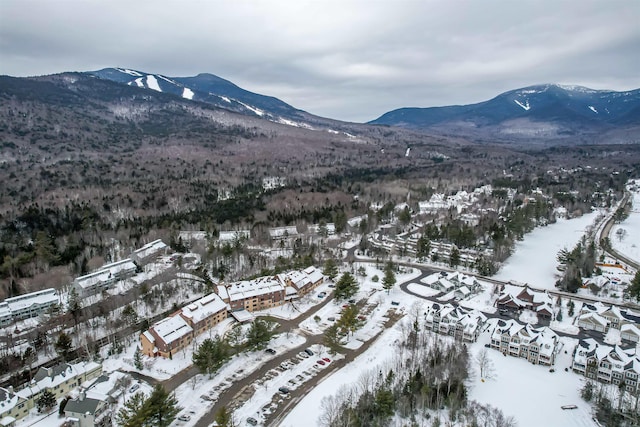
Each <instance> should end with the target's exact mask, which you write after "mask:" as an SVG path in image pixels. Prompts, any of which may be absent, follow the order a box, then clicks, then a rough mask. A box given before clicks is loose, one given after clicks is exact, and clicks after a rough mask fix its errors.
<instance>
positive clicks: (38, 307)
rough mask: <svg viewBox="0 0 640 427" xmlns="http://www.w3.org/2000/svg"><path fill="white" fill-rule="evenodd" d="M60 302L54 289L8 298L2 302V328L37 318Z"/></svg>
mask: <svg viewBox="0 0 640 427" xmlns="http://www.w3.org/2000/svg"><path fill="white" fill-rule="evenodd" d="M59 302H60V298H59V296H58V293H57V292H56V290H55V289H53V288H51V289H45V290H42V291H38V292H32V293H29V294H24V295H19V296H17V297H12V298H7V299H6V300H4V301H3V302H0V327H2V326H7V325H9V324H11V323H12V322H16V321H18V320H24V319H29V318H32V317H37V316H39V315H40V314H42V313H44V312H46V311H47V310H48V309H49V308H51V307H53V306H55V305H56V304H59Z"/></svg>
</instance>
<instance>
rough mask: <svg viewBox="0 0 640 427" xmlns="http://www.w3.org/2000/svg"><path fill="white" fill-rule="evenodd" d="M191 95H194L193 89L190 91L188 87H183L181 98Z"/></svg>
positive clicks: (190, 97) (188, 97)
mask: <svg viewBox="0 0 640 427" xmlns="http://www.w3.org/2000/svg"><path fill="white" fill-rule="evenodd" d="M193 95H194V93H193V91H192V90H191V89H189V88H188V87H185V88H184V89H183V90H182V97H183V98H186V99H193Z"/></svg>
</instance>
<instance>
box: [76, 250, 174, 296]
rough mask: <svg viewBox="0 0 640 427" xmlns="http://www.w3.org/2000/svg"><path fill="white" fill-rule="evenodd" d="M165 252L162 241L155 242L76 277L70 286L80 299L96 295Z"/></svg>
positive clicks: (128, 276) (133, 273)
mask: <svg viewBox="0 0 640 427" xmlns="http://www.w3.org/2000/svg"><path fill="white" fill-rule="evenodd" d="M167 250H168V246H167V245H166V244H165V243H164V242H163V241H162V240H155V241H153V242H151V243H148V244H146V245H144V246H143V247H141V248H140V249H138V250H135V251H134V252H132V253H131V256H130V257H129V258H127V259H123V260H121V261H117V262H113V263H111V264H106V265H104V266H103V267H102V268H100V269H99V270H97V271H94V272H92V273H89V274H86V275H84V276H80V277H77V278H76V279H75V280H74V281H73V283H72V284H71V286H72V288H73V289H74V290H75V291H76V292H77V294H78V295H79V296H80V297H81V298H86V297H88V296H91V295H95V294H98V293H100V292H102V291H104V290H107V289H109V288H111V287H113V286H114V285H115V284H116V283H118V282H119V281H121V280H126V279H129V278H131V277H133V276H134V275H135V274H136V271H138V268H140V267H143V266H144V265H146V264H148V263H149V262H151V261H153V260H155V259H156V258H157V257H158V256H160V255H163V254H166V252H167Z"/></svg>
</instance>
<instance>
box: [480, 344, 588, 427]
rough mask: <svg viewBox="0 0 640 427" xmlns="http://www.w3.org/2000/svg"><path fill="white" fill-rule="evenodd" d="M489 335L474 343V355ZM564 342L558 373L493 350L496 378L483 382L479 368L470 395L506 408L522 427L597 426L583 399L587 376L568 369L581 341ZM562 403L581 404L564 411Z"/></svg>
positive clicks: (508, 413) (491, 356)
mask: <svg viewBox="0 0 640 427" xmlns="http://www.w3.org/2000/svg"><path fill="white" fill-rule="evenodd" d="M487 337H488V334H483V335H481V337H480V339H479V340H478V342H477V343H475V344H474V345H472V346H471V354H472V355H476V354H477V353H478V352H479V351H480V350H481V349H483V344H484V343H486V342H488V338H487ZM560 341H561V343H563V344H564V348H563V349H562V351H561V352H560V354H559V355H558V360H557V361H556V365H555V367H554V369H555V372H550V371H549V368H548V367H545V366H541V365H532V364H531V363H529V362H527V361H526V360H525V359H521V358H515V357H511V356H503V355H502V354H501V353H500V352H498V351H495V350H489V352H488V355H489V357H490V359H491V360H492V361H493V364H494V367H495V378H494V379H488V380H485V382H482V381H481V380H480V378H479V376H480V375H479V370H478V369H476V371H478V372H475V373H474V374H473V375H472V376H471V378H470V381H469V383H470V386H471V391H470V393H469V398H470V399H472V400H477V401H478V402H481V403H488V404H490V405H492V406H496V407H498V408H500V409H502V411H503V412H504V414H505V415H507V416H513V417H514V418H515V419H516V421H517V423H518V427H540V426H563V427H570V426H580V427H582V426H585V427H586V426H589V427H592V426H595V424H594V422H593V421H592V420H591V417H592V416H591V408H590V406H589V405H588V404H587V403H586V402H584V401H583V400H582V399H581V398H580V388H582V385H583V382H584V379H583V377H581V376H579V375H577V374H575V373H573V372H572V371H571V370H569V372H565V370H564V368H566V367H569V366H570V365H571V353H572V351H573V348H574V347H575V345H576V343H577V340H576V339H573V338H561V339H560ZM565 350H566V351H567V353H566V354H565ZM562 405H577V406H578V408H577V409H573V410H571V409H568V410H563V409H562V408H561V406H562Z"/></svg>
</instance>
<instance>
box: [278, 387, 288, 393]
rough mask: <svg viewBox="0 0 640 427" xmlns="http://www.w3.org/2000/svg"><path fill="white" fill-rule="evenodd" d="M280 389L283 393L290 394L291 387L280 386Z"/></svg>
mask: <svg viewBox="0 0 640 427" xmlns="http://www.w3.org/2000/svg"><path fill="white" fill-rule="evenodd" d="M278 391H279V392H280V393H282V394H289V389H288V388H286V387H280V388H279V389H278Z"/></svg>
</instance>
